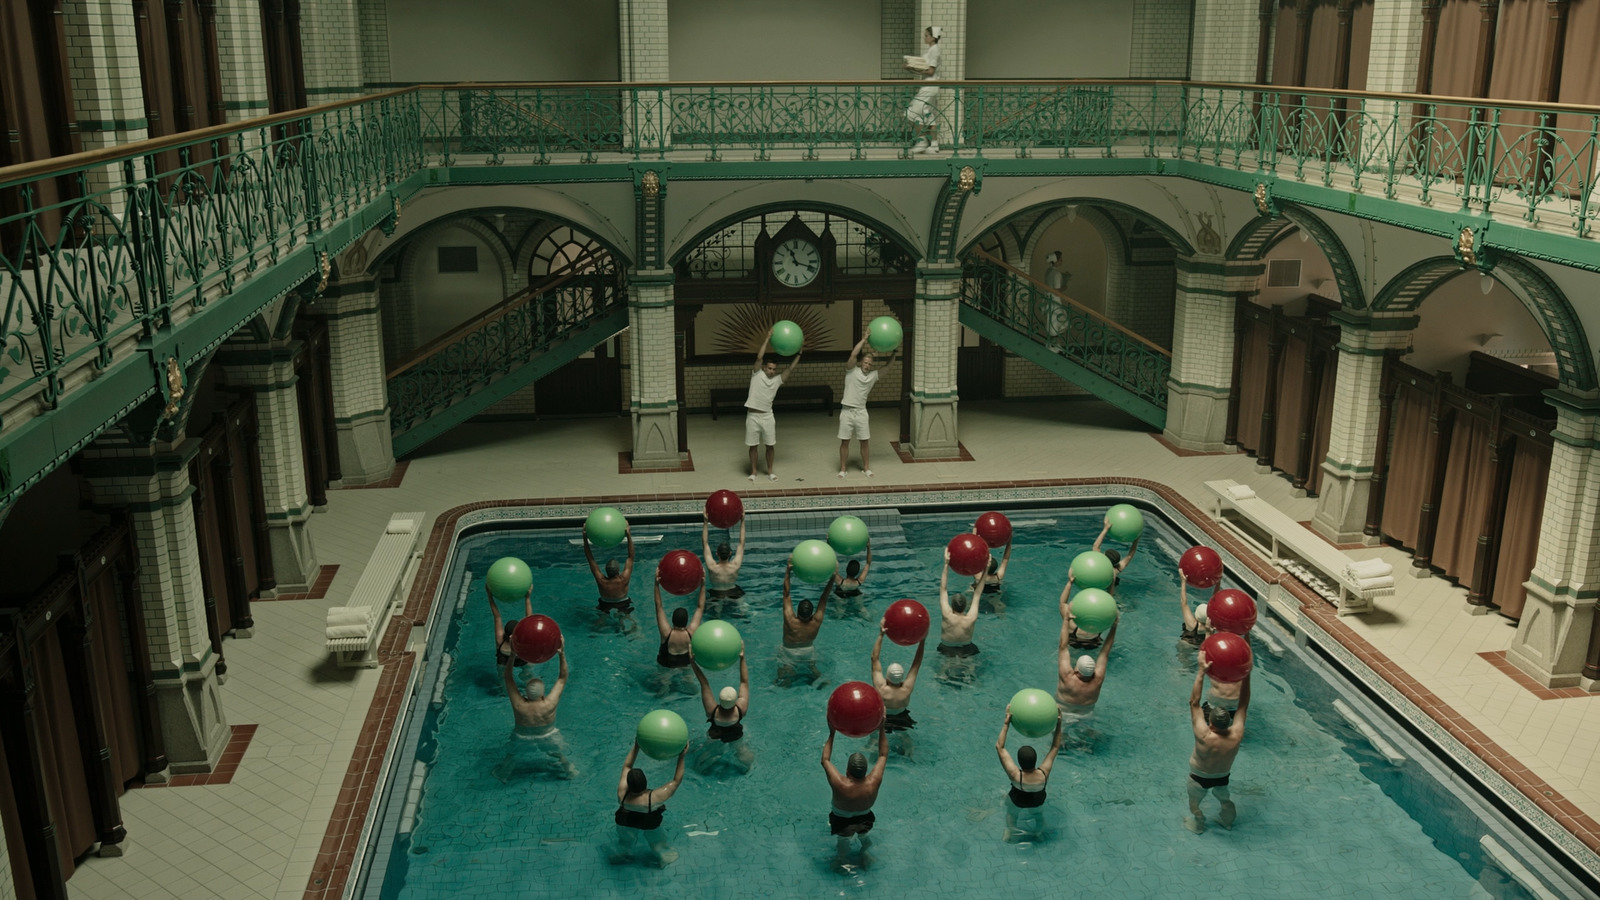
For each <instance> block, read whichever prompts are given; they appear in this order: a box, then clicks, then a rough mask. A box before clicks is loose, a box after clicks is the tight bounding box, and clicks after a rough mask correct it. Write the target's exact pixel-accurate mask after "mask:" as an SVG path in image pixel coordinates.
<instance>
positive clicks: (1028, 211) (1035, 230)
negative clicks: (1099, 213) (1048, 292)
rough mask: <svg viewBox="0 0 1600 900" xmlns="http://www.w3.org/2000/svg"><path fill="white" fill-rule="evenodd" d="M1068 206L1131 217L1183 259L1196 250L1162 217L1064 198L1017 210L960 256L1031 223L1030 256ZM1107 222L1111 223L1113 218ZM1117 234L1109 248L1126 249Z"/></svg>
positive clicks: (1102, 201) (1099, 200) (1101, 200)
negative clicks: (992, 237) (991, 237)
mask: <svg viewBox="0 0 1600 900" xmlns="http://www.w3.org/2000/svg"><path fill="white" fill-rule="evenodd" d="M1068 206H1076V207H1078V209H1079V214H1080V215H1081V214H1082V210H1084V209H1085V208H1087V207H1100V208H1101V209H1103V210H1104V209H1114V210H1119V211H1121V212H1124V213H1127V214H1128V215H1130V216H1132V217H1133V218H1135V219H1138V220H1139V221H1141V222H1143V223H1144V224H1145V225H1148V226H1149V227H1150V228H1151V229H1152V230H1154V231H1155V232H1156V233H1158V234H1160V235H1161V237H1162V238H1163V239H1165V240H1166V242H1167V243H1168V244H1170V245H1172V248H1173V249H1174V250H1175V251H1177V253H1178V254H1179V255H1193V254H1194V247H1193V246H1191V245H1190V243H1189V241H1188V239H1186V238H1185V237H1184V236H1183V235H1181V234H1179V233H1178V231H1177V229H1175V228H1173V227H1172V225H1171V224H1170V223H1168V222H1166V221H1164V220H1162V219H1161V218H1160V217H1159V216H1155V215H1152V214H1151V213H1149V212H1146V211H1145V210H1143V209H1140V208H1139V207H1137V206H1130V205H1128V204H1126V203H1122V202H1119V201H1117V200H1111V199H1109V198H1106V197H1063V198H1061V199H1057V200H1050V201H1049V202H1046V203H1036V204H1034V205H1032V206H1028V207H1025V208H1023V209H1019V210H1016V211H1014V212H1011V213H1009V214H1008V215H1006V217H1005V218H1003V219H1001V220H999V221H997V222H995V223H993V224H992V225H986V226H985V227H984V228H982V229H981V230H979V231H978V232H977V233H976V234H977V236H976V237H974V238H973V239H972V240H971V241H969V242H968V243H967V245H966V246H965V247H962V248H961V253H960V254H958V255H965V254H966V253H967V251H969V250H971V249H972V248H973V247H974V246H977V243H978V241H980V240H982V239H983V238H985V237H988V236H989V235H991V234H995V233H997V232H1003V231H1004V230H1005V229H1006V228H1007V227H1009V226H1011V225H1013V224H1014V223H1018V222H1028V223H1030V224H1029V225H1028V226H1027V230H1026V232H1025V234H1024V236H1023V238H1022V242H1021V243H1022V246H1023V249H1024V250H1025V251H1026V252H1031V246H1032V243H1031V242H1032V241H1033V235H1036V234H1039V233H1041V232H1042V230H1043V229H1044V228H1046V227H1048V226H1049V224H1050V223H1051V222H1054V221H1055V218H1052V217H1057V218H1059V217H1060V216H1065V215H1066V210H1067V207H1068ZM1047 220H1048V221H1047ZM1107 220H1108V221H1109V217H1108V219H1107ZM1097 227H1098V226H1097ZM1113 227H1114V228H1115V227H1116V226H1115V225H1114V224H1113ZM1117 231H1118V235H1117V238H1116V240H1115V241H1114V242H1112V241H1109V240H1108V241H1107V246H1111V244H1112V243H1115V244H1117V245H1118V246H1122V247H1126V244H1127V241H1126V239H1125V237H1124V236H1123V235H1122V234H1121V229H1120V228H1117ZM1027 258H1028V257H1026V256H1024V257H1022V259H1027Z"/></svg>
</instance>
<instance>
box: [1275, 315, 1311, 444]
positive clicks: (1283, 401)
mask: <svg viewBox="0 0 1600 900" xmlns="http://www.w3.org/2000/svg"><path fill="white" fill-rule="evenodd" d="M1302 330H1303V329H1302ZM1305 386H1306V342H1305V339H1304V338H1302V337H1300V336H1299V335H1289V336H1287V337H1285V338H1284V341H1283V350H1282V352H1281V355H1280V356H1279V357H1278V408H1277V419H1276V421H1275V425H1276V431H1277V434H1276V436H1275V437H1274V438H1273V443H1272V467H1273V468H1275V469H1279V470H1282V471H1284V472H1288V473H1289V474H1291V475H1293V474H1294V473H1295V472H1296V471H1297V470H1298V467H1299V465H1300V423H1301V422H1302V421H1304V419H1305Z"/></svg>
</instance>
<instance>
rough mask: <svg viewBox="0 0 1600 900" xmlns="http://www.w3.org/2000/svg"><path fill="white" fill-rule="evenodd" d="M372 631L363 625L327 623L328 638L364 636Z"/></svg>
mask: <svg viewBox="0 0 1600 900" xmlns="http://www.w3.org/2000/svg"><path fill="white" fill-rule="evenodd" d="M371 633H372V631H371V629H369V628H368V627H367V626H365V625H329V626H328V640H330V641H331V640H335V639H337V638H364V637H366V636H367V635H369V634H371Z"/></svg>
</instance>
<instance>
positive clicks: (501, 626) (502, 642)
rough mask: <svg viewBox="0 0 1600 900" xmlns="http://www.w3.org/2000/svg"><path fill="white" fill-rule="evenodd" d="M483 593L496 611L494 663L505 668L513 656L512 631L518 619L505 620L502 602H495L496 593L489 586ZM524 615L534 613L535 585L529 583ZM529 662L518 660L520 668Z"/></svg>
mask: <svg viewBox="0 0 1600 900" xmlns="http://www.w3.org/2000/svg"><path fill="white" fill-rule="evenodd" d="M483 593H484V595H485V596H487V597H488V598H489V611H490V612H492V613H494V636H495V642H494V665H495V669H496V670H498V669H501V668H504V666H505V664H506V661H507V660H509V659H511V657H512V656H513V654H512V652H511V632H512V631H514V630H516V627H517V622H518V620H517V619H510V620H505V619H502V618H501V617H500V604H498V603H496V602H494V594H493V593H492V592H491V591H490V590H489V586H488V585H487V584H485V585H484V586H483ZM522 615H523V617H524V618H526V617H528V616H531V615H533V585H531V584H530V585H528V593H527V595H526V596H524V597H523V598H522ZM527 664H528V661H527V660H525V659H519V660H517V666H518V667H519V668H520V667H522V666H525V665H527Z"/></svg>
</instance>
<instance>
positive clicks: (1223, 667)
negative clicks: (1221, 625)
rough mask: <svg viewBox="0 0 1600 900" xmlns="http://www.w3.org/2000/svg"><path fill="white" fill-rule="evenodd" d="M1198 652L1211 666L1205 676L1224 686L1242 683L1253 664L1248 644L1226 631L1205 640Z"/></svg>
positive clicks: (1253, 660)
mask: <svg viewBox="0 0 1600 900" xmlns="http://www.w3.org/2000/svg"><path fill="white" fill-rule="evenodd" d="M1200 652H1201V653H1204V654H1205V655H1206V662H1209V663H1210V664H1211V668H1210V669H1209V670H1208V671H1207V673H1206V674H1208V675H1210V676H1211V677H1212V679H1214V680H1216V681H1221V682H1223V683H1226V684H1232V683H1233V682H1235V681H1243V680H1244V679H1245V676H1247V675H1249V674H1250V667H1251V666H1252V665H1254V664H1255V659H1254V656H1253V655H1252V654H1251V653H1250V642H1249V641H1247V640H1245V639H1244V638H1242V637H1240V636H1239V635H1237V634H1231V633H1229V632H1226V631H1219V632H1217V633H1216V634H1213V635H1211V636H1210V637H1208V638H1206V640H1205V643H1203V644H1201V645H1200Z"/></svg>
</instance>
